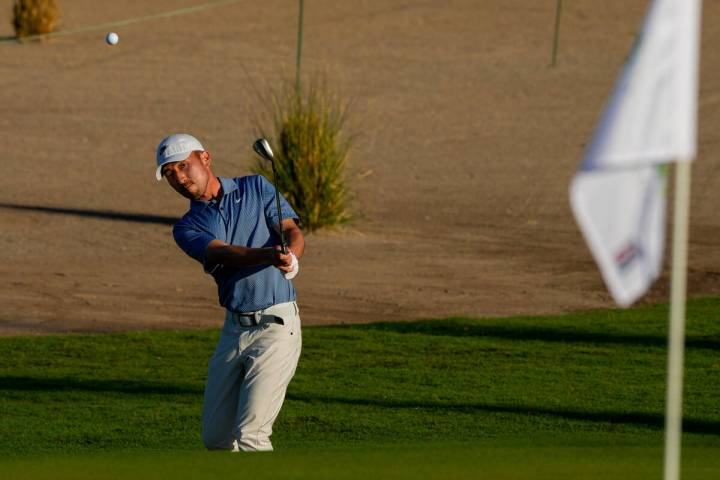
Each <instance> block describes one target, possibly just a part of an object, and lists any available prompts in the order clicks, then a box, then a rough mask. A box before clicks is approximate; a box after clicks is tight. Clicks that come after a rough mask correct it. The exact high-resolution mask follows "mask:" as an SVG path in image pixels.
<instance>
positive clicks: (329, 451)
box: [2, 442, 720, 480]
mask: <svg viewBox="0 0 720 480" xmlns="http://www.w3.org/2000/svg"><path fill="white" fill-rule="evenodd" d="M719 471H720V459H718V455H717V449H713V448H709V447H691V448H688V449H686V450H685V452H684V465H683V469H682V478H683V479H684V480H708V479H714V478H717V473H718V472H719ZM2 473H3V478H4V479H7V480H16V479H17V480H21V479H23V480H24V479H33V480H44V479H47V480H63V479H68V480H71V479H78V480H82V479H88V480H103V479H119V478H127V479H133V480H143V479H151V480H156V479H159V478H173V479H197V478H252V479H254V480H262V479H273V478H282V479H317V480H324V479H328V480H333V479H338V478H343V479H359V480H365V479H368V478H371V479H373V480H375V479H485V478H487V479H495V480H512V479H533V480H545V479H547V480H556V479H560V478H562V479H583V480H607V479H608V478H617V479H622V480H646V479H650V478H658V479H659V478H662V451H661V449H660V448H642V447H623V448H621V447H568V446H541V447H527V446H525V447H522V446H514V447H508V446H505V447H503V446H496V445H489V444H484V443H483V442H480V443H474V444H470V443H465V444H456V445H454V444H442V445H441V444H438V445H429V444H408V445H404V446H399V445H375V446H374V447H372V448H371V447H364V448H354V449H349V448H338V447H329V448H325V449H305V448H292V449H289V450H287V451H283V452H276V453H273V454H255V455H247V454H230V453H222V452H201V451H200V452H199V451H187V452H182V451H181V452H160V451H158V452H135V453H128V452H124V453H119V454H108V453H96V454H94V455H88V454H84V455H65V456H57V455H55V456H50V457H44V458H36V459H32V460H31V459H29V458H24V459H16V460H13V461H9V462H4V463H3V464H2Z"/></svg>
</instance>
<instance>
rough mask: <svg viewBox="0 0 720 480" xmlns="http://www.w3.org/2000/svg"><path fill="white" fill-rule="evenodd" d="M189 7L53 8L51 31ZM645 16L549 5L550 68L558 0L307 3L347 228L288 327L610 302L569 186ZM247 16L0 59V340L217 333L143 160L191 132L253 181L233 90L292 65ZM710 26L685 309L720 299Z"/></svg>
mask: <svg viewBox="0 0 720 480" xmlns="http://www.w3.org/2000/svg"><path fill="white" fill-rule="evenodd" d="M202 3H204V2H201V1H170V0H157V1H154V2H152V5H151V4H150V3H148V2H142V1H139V0H128V1H125V2H111V1H105V0H102V1H99V0H94V1H90V0H74V1H67V2H61V4H62V5H63V7H64V17H63V18H64V20H63V27H62V28H63V30H64V31H72V30H74V29H78V28H82V27H86V26H92V25H99V24H103V23H106V22H112V21H118V20H124V19H128V18H136V17H142V16H147V15H150V14H155V13H158V12H163V11H167V10H172V9H177V8H183V7H187V6H193V5H200V4H202ZM646 3H647V2H646V1H640V0H635V1H631V2H628V1H625V0H610V1H607V2H596V1H591V0H577V1H573V2H565V10H564V12H563V18H562V27H561V41H560V52H559V63H558V65H557V67H556V68H548V63H549V60H550V51H551V43H552V31H553V21H554V15H555V1H553V0H543V1H535V2H527V1H520V0H486V1H482V2H478V1H476V0H456V1H447V2H438V1H421V0H413V1H411V0H406V1H402V0H397V1H392V2H387V1H381V0H365V1H354V2H349V1H343V2H336V1H329V0H313V1H312V2H306V10H305V38H304V55H303V69H304V71H306V72H310V71H318V70H324V71H328V72H329V74H330V77H331V78H332V79H333V82H334V84H335V85H337V86H338V87H339V88H340V90H341V91H342V92H343V94H345V95H346V96H347V97H349V98H352V99H353V101H354V106H353V111H352V118H351V122H350V128H351V129H352V131H353V132H355V133H356V135H357V137H356V142H355V144H354V148H353V151H352V165H351V178H352V180H353V185H354V192H355V196H356V200H355V203H354V208H355V212H356V214H357V215H358V217H359V218H358V220H357V222H356V223H355V224H354V226H353V227H352V228H350V229H346V230H342V231H337V232H330V233H323V234H318V235H312V236H309V238H308V251H307V256H306V257H305V259H304V261H303V265H302V272H301V274H300V275H299V277H298V279H297V281H296V286H297V289H298V291H299V301H300V303H301V308H302V311H303V321H304V322H305V323H306V324H321V323H337V322H370V321H378V320H399V319H415V318H420V317H441V316H447V315H475V316H488V315H512V314H535V313H551V312H567V311H573V310H578V309H588V308H596V307H609V306H612V304H611V302H610V300H609V297H608V295H607V293H606V291H605V289H604V286H603V284H602V282H601V280H600V277H599V274H598V272H597V270H596V267H595V265H594V263H593V262H592V260H591V258H590V256H589V253H588V251H587V249H586V247H585V245H584V243H583V241H582V238H581V237H580V234H579V232H578V230H577V228H576V226H575V223H574V221H573V219H572V217H571V214H570V210H569V205H568V195H567V190H568V183H569V180H570V178H571V176H572V174H573V173H574V170H575V169H576V167H577V165H578V163H579V161H580V159H581V157H582V154H583V149H584V146H585V143H586V142H587V140H588V138H589V136H590V134H591V132H592V129H593V127H594V124H595V122H596V120H597V117H598V115H599V113H600V111H601V108H602V104H603V102H604V100H605V98H606V97H607V94H608V92H609V90H610V88H611V86H612V84H613V82H614V78H615V76H616V74H617V73H618V71H619V68H620V66H621V65H622V62H623V59H624V58H625V56H626V54H627V52H628V50H629V48H630V46H631V44H632V41H633V37H634V34H635V32H636V29H637V26H638V25H639V23H640V20H641V18H642V16H643V12H644V9H645V6H646ZM257 5H258V4H257V3H256V2H249V1H246V2H242V1H241V2H237V3H235V4H229V5H225V6H220V7H216V8H213V9H208V10H204V11H200V12H196V13H191V14H186V15H179V16H174V17H164V18H157V19H154V20H148V21H144V22H136V23H131V24H128V25H126V26H122V27H117V28H115V30H117V31H118V33H119V34H120V44H119V45H118V46H116V47H109V46H107V45H105V44H104V42H103V38H104V34H105V30H102V29H101V30H99V31H88V32H85V33H78V34H73V35H67V36H59V37H55V38H53V39H51V40H48V41H45V42H33V43H30V44H22V45H20V44H17V43H8V42H5V43H0V105H2V114H1V115H0V140H2V142H1V144H2V149H3V159H2V188H1V189H0V226H1V228H2V234H1V235H0V334H16V333H42V332H58V331H95V330H102V331H108V330H124V329H135V328H186V327H201V326H202V327H207V326H214V325H218V324H219V323H220V321H221V315H222V312H221V310H220V308H219V307H217V301H216V295H215V289H214V284H213V283H212V280H211V279H210V277H207V276H205V275H203V274H202V271H201V268H200V267H199V265H197V264H196V263H194V261H192V260H190V259H189V258H187V257H186V256H184V254H182V253H181V252H180V251H179V250H178V249H177V247H176V246H175V245H174V243H173V241H172V238H171V236H170V226H169V224H168V223H169V222H170V221H171V219H172V218H175V217H178V216H179V215H181V214H182V213H183V212H184V210H185V208H186V202H185V201H184V200H183V199H181V198H180V197H178V196H177V195H176V194H174V192H172V191H171V190H170V189H169V188H168V187H167V186H166V185H163V184H157V183H156V182H155V180H154V177H153V171H154V167H153V162H154V159H153V154H154V148H155V146H156V144H157V142H158V141H159V140H160V139H161V138H162V137H163V136H165V135H167V134H169V133H171V132H176V131H187V132H192V133H194V134H195V135H196V136H198V137H199V138H200V139H201V141H203V143H204V144H205V145H206V147H207V148H208V149H209V150H210V151H211V153H212V154H213V157H214V159H215V166H216V171H217V173H218V174H220V175H223V176H237V175H244V174H247V173H248V165H249V162H248V160H249V159H250V158H251V149H250V145H251V143H252V140H253V139H254V136H255V132H253V129H252V126H251V123H250V114H251V112H252V111H253V110H255V111H257V110H259V109H261V108H262V105H260V104H259V103H258V101H257V99H256V96H255V95H254V93H253V87H252V85H253V84H254V85H255V88H260V89H263V88H264V86H266V85H272V84H274V83H276V82H277V80H278V79H279V78H280V76H281V74H282V72H283V70H284V71H287V72H293V69H294V61H295V36H296V21H297V20H296V18H297V11H296V9H297V2H292V1H279V0H274V1H266V2H263V7H262V8H261V9H259V7H258V6H257ZM9 18H10V12H9V8H5V9H4V10H3V11H0V37H3V36H4V37H7V36H10V35H11V34H12V30H11V27H10V23H9V22H10V20H9ZM719 26H720V3H718V2H705V6H704V17H703V28H704V29H703V39H702V45H703V57H702V67H701V76H702V91H701V99H700V155H699V159H698V161H697V162H696V164H695V168H694V171H693V182H694V183H693V194H692V209H693V210H692V228H691V245H690V285H689V286H690V294H691V295H702V294H720V249H718V248H717V247H716V245H717V243H718V238H719V236H720V216H718V215H717V214H716V208H717V207H716V205H717V204H718V199H719V198H720V175H718V173H719V169H720V131H719V130H720V129H719V128H718V127H720V113H718V106H719V105H720V86H719V85H718V83H717V82H716V81H715V79H716V78H717V77H718V73H719V72H720V56H719V55H720V54H719V53H718V50H717V49H716V48H714V46H715V45H717V44H718V43H719V42H720V38H718V37H719V36H720V27H719ZM108 212H114V213H121V214H127V215H124V216H120V217H118V216H117V215H116V216H113V215H109V214H108ZM667 283H668V282H667V278H665V277H664V278H663V279H661V280H660V281H659V282H658V284H657V286H656V287H655V288H654V289H653V290H652V292H651V293H650V295H649V296H648V297H647V298H646V299H645V300H644V301H657V300H659V299H662V298H663V297H664V296H665V295H666V293H667Z"/></svg>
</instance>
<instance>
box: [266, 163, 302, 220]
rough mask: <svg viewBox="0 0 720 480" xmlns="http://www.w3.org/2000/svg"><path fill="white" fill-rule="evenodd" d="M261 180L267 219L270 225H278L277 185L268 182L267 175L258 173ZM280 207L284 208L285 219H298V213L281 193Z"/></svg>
mask: <svg viewBox="0 0 720 480" xmlns="http://www.w3.org/2000/svg"><path fill="white" fill-rule="evenodd" d="M258 179H259V182H260V192H261V194H262V199H263V207H264V210H265V220H266V221H267V223H268V225H271V226H272V225H277V224H279V223H280V217H279V216H278V212H277V206H276V202H275V187H274V186H273V184H272V183H270V182H268V181H267V179H266V178H265V177H263V176H262V175H258ZM280 208H281V209H282V216H283V219H285V218H294V219H295V220H297V219H298V215H297V213H295V210H293V208H292V207H291V206H290V203H288V201H287V200H286V199H285V196H284V195H283V194H282V193H281V194H280Z"/></svg>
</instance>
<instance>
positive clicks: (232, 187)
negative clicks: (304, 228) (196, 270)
mask: <svg viewBox="0 0 720 480" xmlns="http://www.w3.org/2000/svg"><path fill="white" fill-rule="evenodd" d="M218 180H220V184H221V185H222V192H223V194H222V196H221V197H220V199H219V200H216V199H213V200H210V201H208V202H204V201H198V200H191V201H190V209H189V210H188V212H187V213H186V214H185V215H184V216H183V217H182V219H180V221H178V222H177V223H176V224H175V226H174V227H173V237H174V238H175V242H176V243H177V244H178V246H179V247H180V248H181V249H182V250H183V251H184V252H185V253H187V254H188V255H189V256H191V257H192V258H194V259H195V260H197V261H198V262H200V263H201V264H202V265H203V267H204V269H205V272H206V273H209V274H210V275H212V277H213V278H214V279H215V283H217V287H218V298H219V300H220V305H222V306H223V307H225V308H226V309H228V310H230V311H233V312H237V313H246V312H254V311H257V310H262V309H264V308H267V307H269V306H271V305H275V304H278V303H283V302H290V301H293V300H295V288H293V285H292V283H291V282H290V280H286V279H285V277H284V275H283V273H282V272H281V271H280V270H278V269H277V268H275V267H274V266H272V265H258V266H255V267H244V268H237V267H227V266H223V265H220V264H212V263H210V262H208V260H207V259H206V258H205V249H206V248H207V246H208V244H209V243H210V242H211V241H212V240H215V239H218V240H222V241H223V242H225V243H228V244H231V245H239V246H243V247H250V248H262V247H272V246H275V245H279V244H280V237H279V235H277V233H275V230H274V229H273V228H272V226H273V225H277V224H278V223H279V222H278V218H279V217H278V214H277V210H276V203H275V188H274V187H273V185H272V184H271V183H270V182H268V181H267V180H266V179H265V177H263V176H261V175H251V176H247V177H239V178H232V179H231V178H222V177H218ZM280 204H281V208H282V213H283V218H294V219H297V218H298V216H297V214H296V213H295V211H294V210H293V209H292V207H291V206H290V204H289V203H288V202H287V200H285V197H283V196H282V195H281V196H280Z"/></svg>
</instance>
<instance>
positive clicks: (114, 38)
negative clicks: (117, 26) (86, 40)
mask: <svg viewBox="0 0 720 480" xmlns="http://www.w3.org/2000/svg"><path fill="white" fill-rule="evenodd" d="M105 41H106V42H107V43H108V45H117V43H118V42H119V41H120V37H118V34H117V33H115V32H110V33H108V34H107V37H105Z"/></svg>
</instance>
